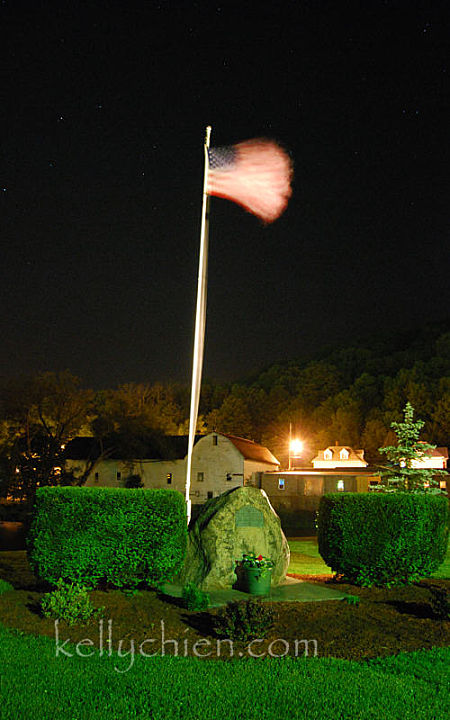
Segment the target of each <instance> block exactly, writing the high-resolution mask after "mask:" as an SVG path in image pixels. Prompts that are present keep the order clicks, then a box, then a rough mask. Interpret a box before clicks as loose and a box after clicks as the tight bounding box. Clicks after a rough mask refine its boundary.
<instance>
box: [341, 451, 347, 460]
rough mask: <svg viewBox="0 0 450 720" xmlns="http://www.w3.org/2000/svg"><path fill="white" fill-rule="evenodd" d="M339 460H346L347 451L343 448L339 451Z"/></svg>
mask: <svg viewBox="0 0 450 720" xmlns="http://www.w3.org/2000/svg"><path fill="white" fill-rule="evenodd" d="M341 460H348V450H346V449H345V448H342V450H341Z"/></svg>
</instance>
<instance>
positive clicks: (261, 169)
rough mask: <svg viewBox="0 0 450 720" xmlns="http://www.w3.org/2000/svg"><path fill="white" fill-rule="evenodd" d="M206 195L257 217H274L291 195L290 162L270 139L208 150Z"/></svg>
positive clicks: (268, 220) (248, 141)
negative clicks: (234, 204)
mask: <svg viewBox="0 0 450 720" xmlns="http://www.w3.org/2000/svg"><path fill="white" fill-rule="evenodd" d="M208 155H209V170H208V186H207V192H208V194H209V195H216V196H218V197H222V198H227V199H228V200H232V201H233V202H235V203H238V204H239V205H242V207H244V208H245V209H246V210H248V211H249V212H251V213H253V214H254V215H257V216H258V217H260V218H261V219H262V220H263V221H264V222H266V223H270V222H273V221H274V220H276V219H277V218H278V217H279V216H280V215H281V213H282V212H283V211H284V210H285V209H286V206H287V204H288V200H289V198H290V197H291V195H292V188H291V179H292V163H291V159H290V157H289V155H288V154H287V153H286V152H285V151H284V150H283V149H282V148H281V147H280V146H279V145H277V143H275V142H273V141H272V140H265V139H264V138H259V139H255V140H246V141H245V142H242V143H238V144H237V145H231V146H229V147H218V148H211V149H210V150H209V151H208Z"/></svg>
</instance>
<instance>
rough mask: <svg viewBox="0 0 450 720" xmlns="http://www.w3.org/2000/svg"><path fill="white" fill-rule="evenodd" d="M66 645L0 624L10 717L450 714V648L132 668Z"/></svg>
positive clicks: (140, 661)
mask: <svg viewBox="0 0 450 720" xmlns="http://www.w3.org/2000/svg"><path fill="white" fill-rule="evenodd" d="M65 649H66V651H67V652H72V653H73V656H72V657H68V656H64V657H56V656H55V647H54V643H53V642H52V641H51V640H50V639H49V638H43V637H27V636H24V635H20V634H17V632H15V631H11V630H6V629H5V628H2V627H1V626H0V666H1V667H2V671H3V673H2V674H3V678H2V680H3V682H2V690H3V700H2V718H3V719H4V720H16V719H17V718H33V717H41V718H45V719H46V720H75V719H76V720H88V719H90V718H96V719H98V720H100V719H104V720H116V719H117V720H119V719H122V718H124V719H125V718H126V719H127V720H129V719H132V718H152V719H153V720H160V719H161V720H171V718H174V719H175V718H176V719H177V720H178V718H198V719H199V720H203V719H205V720H215V719H216V718H217V719H219V718H230V719H231V720H232V719H234V718H236V719H238V718H239V719H241V718H242V720H244V719H245V720H253V719H255V720H256V719H257V720H277V719H278V718H280V720H281V718H283V720H284V719H285V718H308V719H310V720H313V719H315V718H317V719H319V718H336V719H337V720H341V719H347V718H348V719H349V720H350V718H351V720H354V718H363V719H365V718H367V719H369V718H389V719H390V720H397V719H398V720H409V719H410V720H413V719H414V720H429V718H434V719H435V720H441V718H442V720H444V718H447V717H448V716H449V713H450V701H449V692H448V672H447V671H448V662H449V660H450V652H449V650H448V649H436V650H432V651H428V652H427V651H420V652H418V653H413V654H404V655H399V656H397V657H396V658H388V659H386V660H376V661H371V662H368V663H364V664H359V663H356V662H347V661H343V660H334V659H318V658H312V659H306V658H297V659H291V658H287V659H278V660H275V659H270V660H268V661H267V660H266V661H262V660H256V659H246V660H231V661H228V662H211V661H208V660H200V659H195V658H184V657H181V658H180V657H178V658H176V657H154V658H150V657H149V658H145V657H142V656H141V655H137V656H136V657H135V659H134V663H133V666H132V667H130V668H129V670H127V671H124V670H125V668H126V667H127V665H128V664H129V661H128V660H126V662H124V660H125V658H120V659H119V658H118V657H117V656H116V655H112V656H111V657H109V656H102V657H101V656H100V655H99V653H98V652H96V653H95V654H92V656H91V657H86V656H85V657H81V656H80V655H77V654H76V653H75V652H74V651H75V648H74V647H73V646H71V647H70V648H67V647H66V648H65ZM89 650H90V648H88V647H84V650H83V652H84V653H85V655H87V654H88V652H86V651H89ZM118 670H119V671H118ZM25 688H26V691H24V689H25Z"/></svg>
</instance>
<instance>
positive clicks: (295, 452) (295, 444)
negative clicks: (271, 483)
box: [289, 424, 303, 470]
mask: <svg viewBox="0 0 450 720" xmlns="http://www.w3.org/2000/svg"><path fill="white" fill-rule="evenodd" d="M302 453H303V442H302V441H301V440H299V439H298V438H293V437H292V425H291V424H289V470H292V458H299V457H301V456H302Z"/></svg>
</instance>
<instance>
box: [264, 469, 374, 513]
mask: <svg viewBox="0 0 450 720" xmlns="http://www.w3.org/2000/svg"><path fill="white" fill-rule="evenodd" d="M279 480H282V481H284V488H283V489H281V488H280V486H279V485H280V483H279ZM374 480H376V478H375V477H374V476H372V475H358V474H357V473H355V475H347V474H345V475H344V474H342V475H340V474H339V473H338V472H336V473H332V474H331V473H330V474H327V473H323V474H322V473H317V474H311V475H309V474H306V473H305V474H298V473H295V472H293V473H282V472H280V473H277V472H270V473H263V474H262V476H261V487H262V489H263V490H265V492H266V493H267V495H268V497H269V500H270V502H271V503H272V505H273V507H274V508H275V510H277V509H283V510H289V511H295V510H317V508H318V507H319V501H320V498H321V497H322V495H324V494H325V493H330V492H339V491H341V490H342V491H343V492H367V491H368V488H369V481H374Z"/></svg>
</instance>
